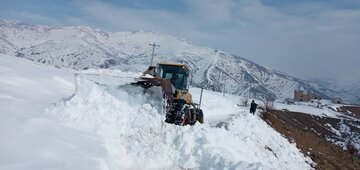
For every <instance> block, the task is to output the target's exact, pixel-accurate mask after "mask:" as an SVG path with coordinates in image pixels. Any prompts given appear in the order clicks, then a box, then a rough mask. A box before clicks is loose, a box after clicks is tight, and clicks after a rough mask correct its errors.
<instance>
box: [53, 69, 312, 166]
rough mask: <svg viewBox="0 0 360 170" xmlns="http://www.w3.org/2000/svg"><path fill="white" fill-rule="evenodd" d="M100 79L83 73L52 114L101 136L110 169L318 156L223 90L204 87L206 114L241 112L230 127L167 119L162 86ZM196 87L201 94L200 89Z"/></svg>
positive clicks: (295, 162) (290, 161)
mask: <svg viewBox="0 0 360 170" xmlns="http://www.w3.org/2000/svg"><path fill="white" fill-rule="evenodd" d="M121 74H123V73H121ZM119 76H120V77H121V76H122V77H127V76H126V75H119ZM101 77H103V76H101ZM101 77H100V79H102V78H101ZM95 79H96V78H95V77H92V78H91V79H90V80H89V79H87V78H86V77H79V79H78V81H77V82H78V86H79V88H78V91H77V93H76V94H75V95H74V96H73V97H72V98H71V99H69V100H67V101H62V102H60V103H58V104H57V105H56V106H54V107H53V108H51V109H49V110H48V114H49V115H50V116H51V115H52V116H54V117H56V118H57V119H59V120H61V121H62V122H63V123H64V124H66V125H67V126H68V127H70V128H75V129H78V130H80V131H84V132H86V133H94V135H99V136H101V138H103V140H104V147H105V148H106V150H107V152H108V157H107V159H106V165H107V167H109V168H110V169H186V168H194V169H259V168H262V169H311V167H310V165H309V163H311V162H312V161H311V160H310V159H309V158H305V157H304V156H303V155H302V154H301V153H300V152H299V150H298V149H297V148H296V147H295V145H294V144H290V143H289V142H288V141H287V140H286V139H285V138H283V137H282V136H281V135H280V134H279V133H277V132H276V131H274V130H273V129H272V128H271V127H269V126H268V125H267V124H266V123H264V122H263V121H262V120H260V119H259V118H257V117H254V116H253V115H250V114H247V113H246V111H244V110H239V108H237V106H236V104H234V103H232V101H231V100H227V99H226V98H223V97H221V95H220V94H218V93H214V92H208V91H204V99H203V106H202V108H203V110H204V112H205V118H206V116H207V113H209V115H212V116H220V117H221V115H222V116H223V117H224V118H226V117H228V116H229V115H235V116H233V118H232V120H230V122H229V126H228V128H213V127H210V125H209V124H208V123H205V124H203V125H201V124H197V125H195V126H186V127H180V126H175V125H171V124H166V123H163V119H164V115H162V111H161V108H162V106H161V102H162V100H161V95H159V94H161V93H159V89H157V88H153V89H151V90H150V91H148V92H147V93H143V90H142V89H141V88H139V87H132V86H127V85H121V86H114V85H105V84H100V85H99V84H97V83H94V81H96V80H95ZM115 81H117V82H118V80H115ZM192 91H193V95H194V96H199V89H193V90H192ZM205 96H206V97H205ZM209 103H210V104H209ZM223 104H227V105H226V106H222V105H223ZM219 107H220V108H219Z"/></svg>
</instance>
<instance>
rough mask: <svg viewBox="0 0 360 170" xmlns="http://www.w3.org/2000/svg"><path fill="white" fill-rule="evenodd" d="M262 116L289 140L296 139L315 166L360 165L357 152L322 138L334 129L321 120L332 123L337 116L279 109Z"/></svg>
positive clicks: (353, 169)
mask: <svg viewBox="0 0 360 170" xmlns="http://www.w3.org/2000/svg"><path fill="white" fill-rule="evenodd" d="M263 119H264V120H265V121H266V122H267V123H268V124H269V125H270V126H272V127H273V128H274V129H275V130H277V131H278V132H279V133H281V134H282V135H284V136H285V137H286V138H287V139H288V140H289V141H290V142H295V143H296V145H297V147H298V148H299V149H300V150H301V151H302V152H303V153H304V154H305V155H307V156H309V157H310V158H311V159H312V160H313V161H314V162H316V163H317V166H316V167H315V168H316V169H326V170H327V169H330V170H331V169H339V170H343V169H344V170H346V169H349V170H355V169H356V170H358V169H360V159H359V158H358V157H356V156H355V154H356V152H352V153H351V152H349V151H344V150H342V149H341V148H340V147H338V146H336V145H334V144H332V143H330V142H328V141H326V140H325V138H324V137H326V136H329V135H331V133H333V132H331V131H330V130H329V128H326V127H325V126H324V124H328V126H330V125H333V126H334V125H335V124H337V123H338V121H340V120H339V119H332V118H323V117H317V116H313V115H307V114H303V113H295V112H289V111H279V110H270V111H268V112H264V113H263Z"/></svg>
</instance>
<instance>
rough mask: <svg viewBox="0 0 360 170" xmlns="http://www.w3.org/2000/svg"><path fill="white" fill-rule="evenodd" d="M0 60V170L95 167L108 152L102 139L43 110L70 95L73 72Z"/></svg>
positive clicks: (26, 62) (13, 59)
mask: <svg viewBox="0 0 360 170" xmlns="http://www.w3.org/2000/svg"><path fill="white" fill-rule="evenodd" d="M0 59H1V60H0V169H4V170H5V169H6V170H24V169H62V170H67V169H69V170H70V169H89V170H91V169H99V168H100V167H101V164H102V163H101V162H102V158H103V157H105V156H106V152H105V149H104V148H103V147H102V140H101V139H100V138H98V137H97V136H96V135H94V134H90V133H84V132H83V131H78V130H75V129H72V128H67V127H65V126H62V125H61V124H59V123H58V122H57V120H54V119H48V118H46V117H44V114H43V113H44V110H45V109H46V108H47V107H49V106H50V105H51V104H52V103H55V102H57V101H59V99H61V98H64V97H68V96H70V95H71V94H73V93H74V84H73V80H74V77H73V74H74V70H70V69H64V68H62V69H56V68H54V67H51V66H45V65H41V64H38V63H34V62H31V61H29V60H25V59H22V58H17V57H12V56H6V55H3V54H0Z"/></svg>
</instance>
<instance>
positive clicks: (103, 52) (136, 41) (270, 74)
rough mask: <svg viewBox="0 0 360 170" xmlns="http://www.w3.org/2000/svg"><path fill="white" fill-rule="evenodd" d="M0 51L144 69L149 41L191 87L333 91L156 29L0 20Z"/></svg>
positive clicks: (257, 92) (281, 94)
mask: <svg viewBox="0 0 360 170" xmlns="http://www.w3.org/2000/svg"><path fill="white" fill-rule="evenodd" d="M0 31H1V33H0V53H5V54H9V55H13V56H17V57H22V58H27V59H30V60H32V61H37V62H40V63H44V64H52V65H55V66H59V67H70V68H74V69H88V68H113V69H120V70H124V71H143V70H145V69H146V68H147V67H148V65H149V64H150V57H151V48H150V47H149V45H148V44H149V43H152V42H156V43H158V44H160V45H161V47H160V48H157V49H156V53H155V54H156V55H155V57H154V61H155V62H158V61H168V62H179V63H185V64H187V65H189V66H190V68H192V73H193V79H192V84H193V85H194V86H195V87H200V86H203V87H204V88H207V89H211V90H214V91H222V89H223V83H224V78H223V77H224V76H225V77H227V78H226V79H227V80H226V88H225V89H226V92H227V93H231V94H236V95H242V96H246V97H247V98H260V99H261V98H263V99H264V98H266V99H268V100H275V99H285V98H292V96H293V91H294V90H296V89H301V90H305V91H309V92H312V93H316V94H318V95H320V96H321V97H323V98H330V96H329V95H328V94H330V93H326V92H327V91H332V90H330V89H326V88H324V87H321V86H320V85H317V84H315V83H309V82H307V81H304V80H301V79H299V78H295V77H293V76H289V75H286V74H284V73H280V72H278V71H275V70H270V69H268V68H265V67H263V66H260V65H259V64H256V63H254V62H252V61H250V60H249V59H245V58H243V57H240V56H238V55H232V54H229V53H226V52H224V51H221V50H217V49H212V48H209V47H201V46H197V45H194V44H192V43H190V42H188V41H186V40H185V39H181V38H178V37H175V36H171V35H165V34H161V33H156V32H144V31H136V32H105V31H102V30H100V29H92V28H90V27H83V26H69V27H51V26H39V25H31V24H25V23H21V22H17V21H8V20H0Z"/></svg>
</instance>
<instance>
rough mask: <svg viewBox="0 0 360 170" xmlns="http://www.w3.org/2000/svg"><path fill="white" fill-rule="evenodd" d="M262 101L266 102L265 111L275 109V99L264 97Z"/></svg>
mask: <svg viewBox="0 0 360 170" xmlns="http://www.w3.org/2000/svg"><path fill="white" fill-rule="evenodd" d="M262 102H263V104H264V112H269V111H271V110H273V109H274V102H273V101H270V100H268V99H263V100H262Z"/></svg>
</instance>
